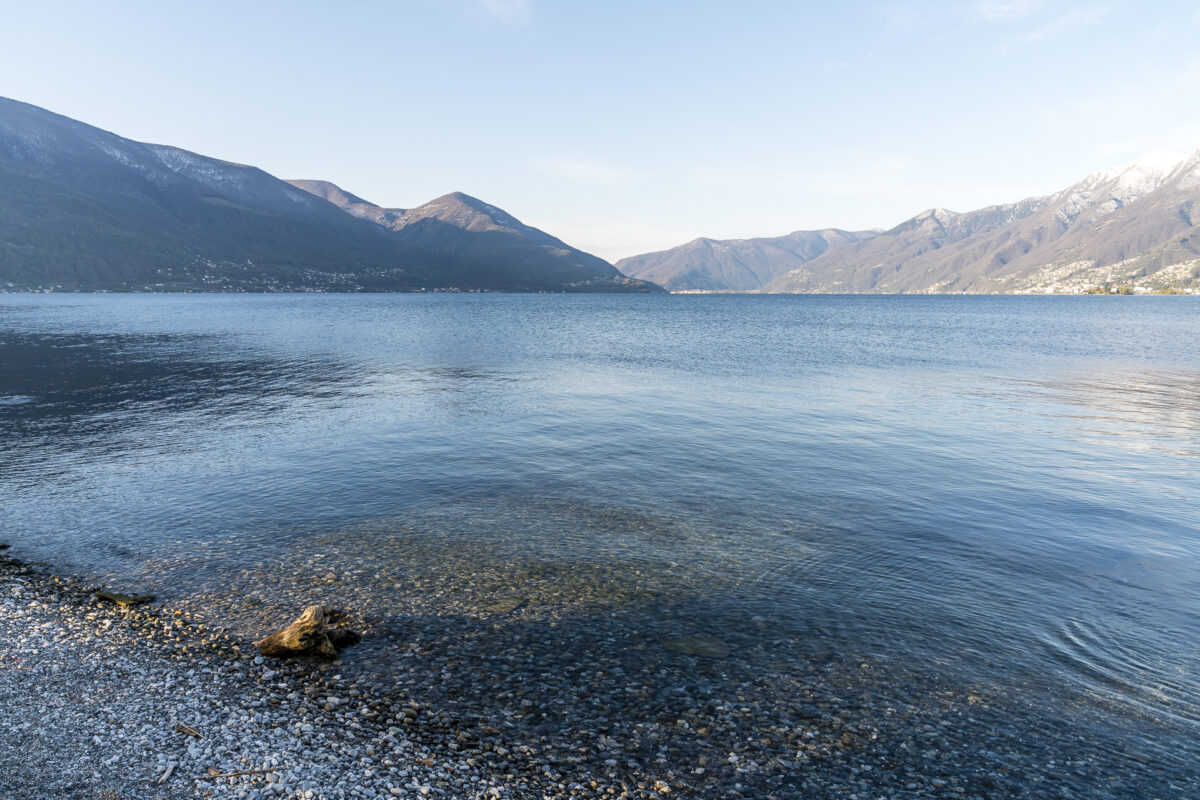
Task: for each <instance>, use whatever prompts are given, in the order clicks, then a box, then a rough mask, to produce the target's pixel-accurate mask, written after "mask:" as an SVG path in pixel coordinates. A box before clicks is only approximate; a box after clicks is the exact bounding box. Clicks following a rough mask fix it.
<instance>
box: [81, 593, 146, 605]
mask: <svg viewBox="0 0 1200 800" xmlns="http://www.w3.org/2000/svg"><path fill="white" fill-rule="evenodd" d="M95 597H96V599H97V600H107V601H108V602H110V603H116V604H117V605H119V606H124V607H125V608H129V607H130V606H140V605H141V604H142V603H149V602H152V601H153V600H154V595H152V594H139V595H128V594H120V593H118V592H96V595H95Z"/></svg>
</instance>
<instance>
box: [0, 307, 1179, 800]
mask: <svg viewBox="0 0 1200 800" xmlns="http://www.w3.org/2000/svg"><path fill="white" fill-rule="evenodd" d="M0 502H2V504H3V506H2V508H3V511H2V513H3V529H2V530H3V534H2V538H3V539H4V540H6V541H10V542H11V543H12V544H13V545H14V550H13V552H14V553H17V552H19V553H20V554H21V555H22V556H23V557H25V558H31V559H40V560H45V561H48V562H51V563H54V564H56V565H59V566H60V567H61V568H63V569H65V570H70V571H73V572H76V573H78V574H81V575H84V576H88V577H90V578H93V579H96V580H105V581H113V582H121V583H120V585H118V586H117V588H128V589H130V590H135V591H138V592H143V591H146V592H155V593H157V594H159V596H160V597H161V598H164V599H165V600H166V601H168V602H177V603H191V604H192V605H193V607H204V606H206V605H207V606H208V607H210V608H214V609H220V612H221V616H222V617H223V618H225V619H227V620H229V624H230V625H231V626H232V627H234V628H235V629H237V630H244V631H247V632H251V631H253V630H254V629H255V628H256V626H258V627H259V628H261V627H262V626H263V625H265V624H266V620H267V619H268V618H276V619H277V618H279V616H280V615H282V616H283V617H284V618H286V617H287V615H288V613H289V611H294V610H295V608H296V607H297V605H298V598H297V595H300V596H302V597H306V598H307V597H314V598H325V597H328V598H330V602H336V603H343V604H346V605H348V606H352V607H355V608H357V609H358V610H359V612H360V613H361V614H362V615H363V616H364V618H365V620H366V624H367V626H368V629H369V630H370V631H374V632H376V633H377V634H378V635H377V636H375V637H374V638H375V640H376V646H375V648H374V649H372V648H370V647H368V648H366V649H364V650H363V651H362V652H363V655H362V656H361V657H360V658H359V660H360V661H361V662H362V664H363V665H370V668H371V669H375V670H377V671H379V672H381V673H382V672H385V671H386V670H387V664H388V658H390V657H393V656H395V654H396V652H397V651H396V650H395V648H399V647H401V646H402V643H403V642H404V641H405V640H408V639H411V638H412V636H413V630H414V623H413V620H415V619H417V618H418V617H420V616H421V615H424V616H425V617H426V618H429V619H432V618H436V617H439V616H448V615H451V614H453V615H456V617H455V618H462V619H474V618H476V617H479V618H481V619H483V618H487V619H492V620H493V621H497V620H498V622H496V623H495V624H497V625H502V624H507V623H506V622H505V620H510V619H511V620H516V619H519V618H522V615H531V614H532V615H536V614H538V613H541V612H542V611H546V610H547V609H549V610H551V611H553V614H555V615H557V616H556V619H559V620H567V619H568V618H570V616H571V614H572V613H576V612H578V613H577V614H576V616H577V618H578V619H584V618H590V617H588V616H587V614H591V613H592V612H594V611H596V609H603V610H604V616H605V617H606V618H609V619H611V618H613V617H615V616H618V615H620V614H623V613H625V610H626V609H627V610H628V613H630V614H637V615H639V616H638V619H641V620H650V622H645V621H643V622H641V623H639V624H643V625H648V626H650V628H649V629H648V633H647V639H646V641H647V642H650V643H651V644H652V643H653V642H654V641H656V639H655V637H661V636H665V635H668V634H672V633H683V634H686V635H691V636H700V637H704V641H706V642H709V643H710V644H711V641H712V640H715V641H717V642H718V643H719V644H718V648H719V647H720V646H721V644H720V643H723V644H724V646H732V647H733V648H734V649H735V650H742V649H744V650H745V651H746V652H751V651H754V652H757V653H760V654H762V657H763V660H764V663H766V662H767V661H769V660H770V659H771V658H772V655H773V652H774V648H775V644H774V643H777V642H784V641H787V642H791V643H792V644H794V645H795V646H796V647H798V648H799V649H798V650H796V649H792V650H789V651H788V653H789V655H788V658H789V659H792V660H795V661H799V660H803V659H805V658H813V659H825V660H829V659H837V660H839V661H846V662H847V663H850V662H853V663H854V664H855V665H857V664H858V662H860V661H862V662H865V663H864V664H863V665H862V666H863V667H865V666H866V665H867V664H870V665H871V666H872V668H874V669H878V670H891V671H892V674H895V675H913V676H917V675H933V676H937V680H939V681H943V682H945V683H946V685H949V686H951V688H954V687H977V688H978V687H991V688H993V689H995V690H996V691H997V692H1003V693H1004V694H1005V696H1007V697H1009V698H1010V699H1011V700H1012V702H1014V703H1022V702H1024V703H1026V704H1027V706H1028V708H1029V709H1030V712H1029V713H1030V714H1031V715H1032V716H1031V717H1030V718H1031V719H1036V718H1037V717H1038V714H1039V709H1041V710H1042V711H1043V712H1044V721H1045V724H1046V725H1050V726H1054V725H1059V726H1065V728H1064V729H1066V730H1069V731H1072V732H1074V733H1073V734H1072V735H1089V736H1090V735H1095V736H1098V737H1108V738H1107V739H1105V741H1108V742H1112V741H1115V742H1118V743H1122V742H1124V743H1127V744H1128V745H1129V747H1130V748H1131V749H1133V750H1135V751H1136V753H1137V754H1138V757H1139V759H1141V762H1142V763H1144V762H1146V761H1147V760H1149V761H1152V762H1153V763H1156V764H1159V765H1163V764H1165V765H1167V766H1168V767H1169V768H1170V769H1171V770H1174V774H1176V775H1184V776H1191V775H1195V774H1196V770H1197V761H1196V759H1197V755H1200V748H1198V747H1197V744H1196V742H1197V734H1198V733H1200V688H1198V687H1200V644H1198V643H1200V522H1198V520H1200V298H1191V297H1181V298H1140V297H1130V298H1126V297H1058V298H1056V297H871V296H863V297H820V296H571V295H568V296H559V295H496V294H486V295H388V296H382V295H374V296H363V295H357V296H332V295H331V296H325V295H289V296H233V295H229V296H225V295H207V296H201V295H142V296H117V295H56V296H40V295H38V296H24V295H0ZM414 587H416V588H414ZM418 589H419V590H420V591H417V590H418ZM422 603H424V605H422ZM497 604H499V605H497ZM505 604H507V605H505ZM554 609H557V610H554ZM581 609H585V610H587V614H584V613H583V611H581ZM547 613H550V611H547ZM489 614H490V615H491V616H489ZM654 620H657V621H659V622H654ZM660 623H661V624H660ZM564 624H565V623H564ZM656 625H659V626H660V628H661V629H659V628H655V626H656ZM489 630H490V629H489ZM389 642H391V643H392V644H388V643H389ZM796 643H799V644H796ZM780 646H781V647H782V646H783V645H780ZM389 648H392V649H389ZM655 652H656V651H655V650H654V648H653V647H650V648H649V649H648V650H646V651H645V653H646V654H645V658H647V659H651V658H653V657H654V655H653V654H654V653H655ZM389 653H390V655H389ZM776 655H777V654H776ZM552 657H553V656H552V655H546V656H545V658H547V659H552ZM562 657H563V658H567V657H568V655H566V654H564V655H563V656H562ZM716 657H717V658H718V659H719V658H720V654H719V653H718V654H716ZM347 668H350V666H348V667H347ZM364 668H366V667H365V666H364ZM897 680H898V681H899V679H897ZM914 680H916V678H914ZM900 682H902V681H900ZM964 691H966V690H965V689H964ZM1080 731H1083V732H1085V734H1079V733H1078V732H1080ZM1107 746H1110V747H1111V746H1112V745H1111V744H1110V745H1107ZM1164 796H1166V795H1164ZM1175 796H1178V795H1175Z"/></svg>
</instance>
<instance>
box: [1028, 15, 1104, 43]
mask: <svg viewBox="0 0 1200 800" xmlns="http://www.w3.org/2000/svg"><path fill="white" fill-rule="evenodd" d="M1107 15H1108V9H1107V8H1106V7H1103V6H1087V7H1082V6H1080V7H1076V8H1072V9H1068V10H1067V11H1066V12H1064V13H1062V14H1059V15H1057V16H1055V17H1052V18H1050V19H1049V20H1046V21H1045V22H1044V23H1042V24H1041V25H1039V26H1038V27H1036V28H1034V29H1033V30H1031V31H1027V32H1026V33H1025V34H1024V35H1023V36H1022V37H1021V38H1022V39H1024V40H1025V41H1026V42H1027V43H1030V44H1032V43H1033V42H1040V41H1043V40H1045V39H1052V38H1054V37H1056V36H1060V35H1062V34H1064V33H1070V32H1071V31H1077V30H1080V29H1082V28H1092V27H1095V26H1097V25H1099V24H1100V23H1101V22H1103V21H1104V18H1105V17H1106V16H1107Z"/></svg>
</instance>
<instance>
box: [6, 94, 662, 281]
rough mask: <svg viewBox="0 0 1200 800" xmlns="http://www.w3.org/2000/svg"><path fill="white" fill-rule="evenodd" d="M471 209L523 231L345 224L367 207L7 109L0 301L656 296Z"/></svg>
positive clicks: (468, 224)
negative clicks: (348, 294) (401, 293)
mask: <svg viewBox="0 0 1200 800" xmlns="http://www.w3.org/2000/svg"><path fill="white" fill-rule="evenodd" d="M334 188H335V187H334ZM330 191H332V189H330ZM448 197H453V196H448ZM462 197H463V198H464V200H463V201H462V202H463V203H464V204H467V202H468V201H470V203H474V204H477V205H478V206H479V207H481V208H482V209H485V210H481V211H479V212H478V213H479V214H482V215H484V216H487V215H492V216H494V217H495V218H496V219H498V220H499V219H500V218H502V217H503V218H506V219H507V220H510V221H511V223H515V225H513V224H509V225H508V226H507V227H503V226H501V225H498V224H497V225H496V226H494V227H489V226H487V225H481V224H479V222H478V221H477V220H476V219H474V217H473V216H472V215H467V214H462V213H449V214H445V215H443V216H442V217H441V218H439V217H438V215H437V214H435V213H425V212H423V214H424V216H425V217H427V218H428V222H425V223H422V224H420V225H418V224H416V223H417V220H415V219H414V221H413V224H412V225H407V226H404V229H403V230H392V229H390V228H389V227H388V226H387V225H386V224H384V223H382V222H381V221H379V220H374V219H371V218H370V216H369V215H357V214H354V213H349V214H348V213H346V207H347V206H355V205H357V204H361V205H363V206H369V205H370V204H369V203H366V202H365V201H362V200H361V199H359V198H354V197H352V196H349V195H344V194H340V195H338V196H336V197H335V196H333V195H332V194H330V195H329V196H328V198H327V197H325V196H322V195H320V194H319V193H316V194H314V193H313V192H311V191H307V190H305V189H302V188H298V187H296V186H293V185H292V184H290V183H287V182H286V181H282V180H279V179H278V178H275V177H273V176H271V175H268V174H267V173H266V172H263V171H262V170H260V169H257V168H255V167H250V166H245V165H241V164H233V163H230V162H227V161H221V160H218V159H214V158H208V157H206V156H202V155H198V154H196V153H191V152H188V151H186V150H180V149H178V148H175V147H168V146H164V145H155V144H145V143H142V142H135V141H131V140H129V139H124V138H122V137H120V136H117V135H115V134H113V133H109V132H107V131H103V130H100V129H99V128H95V127H92V126H90V125H86V124H84V123H82V122H78V121H76V120H73V119H69V118H67V117H64V116H61V115H58V114H54V113H52V112H49V111H46V110H45V109H42V108H38V107H37V106H32V105H29V104H27V103H21V102H18V101H15V100H9V99H5V98H0V288H8V289H46V288H60V289H82V290H97V289H99V290H129V289H143V290H145V289H150V290H170V289H177V290H195V289H208V290H226V291H228V290H244V291H263V290H313V289H317V290H344V291H357V290H384V291H386V290H412V289H418V288H451V287H453V288H460V289H502V290H557V291H593V290H594V291H649V290H657V289H658V287H654V286H652V285H650V284H647V283H644V282H641V281H633V280H628V279H626V278H624V276H622V275H621V274H620V273H619V272H617V271H616V269H615V268H613V267H612V266H611V265H609V264H607V263H606V262H604V261H601V260H600V259H598V258H595V257H594V256H589V255H588V254H586V253H582V252H580V251H578V250H574V249H573V248H569V247H568V246H567V245H565V244H562V243H561V242H559V241H558V240H557V239H554V238H553V237H551V236H549V235H548V234H545V233H542V232H541V231H537V230H536V229H534V228H528V227H526V226H521V225H520V223H516V221H515V220H512V218H511V217H508V216H507V215H505V214H504V213H503V212H501V211H500V210H499V209H495V208H493V207H491V206H487V205H486V204H483V203H480V202H479V201H474V200H470V198H465V196H462ZM437 203H439V201H434V202H433V203H431V204H428V206H433V205H435V204H437ZM421 208H422V209H427V206H422V207H421ZM418 210H419V209H414V211H413V212H408V213H415V212H416V211H418ZM410 229H411V230H410ZM559 250H561V251H562V252H561V253H559V252H558V251H559ZM534 254H536V256H537V257H536V258H535V257H533V255H534ZM525 256H529V257H528V258H527V259H525V260H522V259H523V258H524V257H525ZM489 258H490V259H491V260H490V261H489Z"/></svg>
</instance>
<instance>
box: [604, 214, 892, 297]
mask: <svg viewBox="0 0 1200 800" xmlns="http://www.w3.org/2000/svg"><path fill="white" fill-rule="evenodd" d="M876 233H878V231H856V232H851V231H843V230H838V229H836V228H826V229H825V230H820V231H795V232H794V233H789V234H788V235H787V236H777V237H774V238H769V239H767V238H764V239H724V240H721V239H707V238H701V239H695V240H693V241H690V242H688V243H687V244H684V245H680V246H679V247H675V248H672V249H670V250H662V251H659V252H657V253H646V254H645V255H640V256H633V257H632V258H625V259H622V260H620V261H618V262H617V269H619V270H621V271H622V272H624V273H625V274H626V275H629V276H631V277H634V278H642V279H643V280H648V281H654V282H655V283H657V284H659V285H661V286H665V287H666V288H667V289H670V290H671V291H682V290H689V289H692V290H712V291H734V292H747V291H755V290H758V289H762V288H763V287H764V286H766V285H767V284H769V283H770V282H771V281H773V280H775V279H776V278H778V277H779V276H781V275H783V274H784V273H786V272H788V271H790V270H793V269H798V268H799V267H800V266H802V265H803V264H806V263H808V262H809V261H812V260H813V259H814V258H816V257H817V256H819V255H821V254H822V253H824V252H826V251H827V250H829V249H830V248H834V247H838V246H841V245H844V244H851V243H854V242H860V241H863V240H866V239H869V238H871V237H872V236H874V235H875V234H876Z"/></svg>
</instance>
